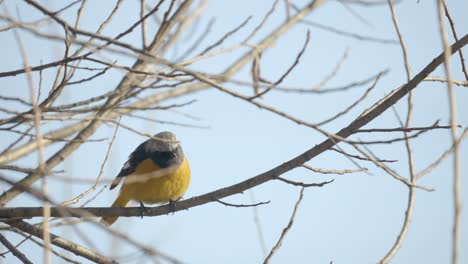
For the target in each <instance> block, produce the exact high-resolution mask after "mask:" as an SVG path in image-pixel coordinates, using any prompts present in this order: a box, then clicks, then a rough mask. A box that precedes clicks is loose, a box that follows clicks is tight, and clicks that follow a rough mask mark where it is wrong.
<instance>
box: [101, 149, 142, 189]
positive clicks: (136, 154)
mask: <svg viewBox="0 0 468 264" xmlns="http://www.w3.org/2000/svg"><path fill="white" fill-rule="evenodd" d="M150 144H151V141H150V140H147V141H145V142H143V143H141V144H140V145H139V146H138V147H137V148H136V149H135V150H134V151H133V152H132V153H131V154H130V156H129V157H128V160H127V162H125V164H124V165H123V166H122V169H121V170H120V172H119V174H117V177H115V179H114V180H113V181H112V184H111V186H110V189H111V190H112V189H114V188H115V187H116V186H117V185H119V183H120V181H121V180H122V179H123V177H125V176H127V175H130V174H132V173H133V172H134V171H135V169H136V167H137V166H138V164H140V163H141V162H142V161H143V160H145V159H147V158H148V152H147V150H148V145H150Z"/></svg>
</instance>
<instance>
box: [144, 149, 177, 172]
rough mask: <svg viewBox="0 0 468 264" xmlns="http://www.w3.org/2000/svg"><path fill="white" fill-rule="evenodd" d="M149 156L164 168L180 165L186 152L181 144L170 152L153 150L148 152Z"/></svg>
mask: <svg viewBox="0 0 468 264" xmlns="http://www.w3.org/2000/svg"><path fill="white" fill-rule="evenodd" d="M148 157H149V158H151V159H152V160H153V162H154V163H156V164H157V165H158V166H159V167H160V168H162V169H164V168H167V167H170V166H178V165H180V164H182V162H183V161H184V153H183V152H182V148H181V147H180V146H179V147H178V148H177V149H175V150H174V151H170V152H161V151H153V152H151V153H148Z"/></svg>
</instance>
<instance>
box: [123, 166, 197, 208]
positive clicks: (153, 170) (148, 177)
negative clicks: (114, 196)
mask: <svg viewBox="0 0 468 264" xmlns="http://www.w3.org/2000/svg"><path fill="white" fill-rule="evenodd" d="M165 170H166V171H167V172H165ZM158 173H162V175H158ZM152 174H153V175H152ZM125 178H126V179H125V181H124V183H123V186H122V189H121V190H120V195H122V196H126V197H127V198H128V199H131V200H137V201H141V202H143V203H150V204H154V203H164V202H168V201H170V200H172V201H175V200H177V199H179V198H180V197H182V195H183V194H184V193H185V192H186V191H187V188H188V185H189V183H190V167H189V164H188V161H187V158H186V157H184V160H183V162H182V164H181V165H180V166H179V167H178V168H174V169H161V168H160V167H159V166H158V165H157V164H155V163H154V162H153V161H152V160H151V159H146V160H144V161H143V162H141V163H140V164H139V165H138V167H137V168H136V169H135V172H134V173H132V175H129V176H127V177H125Z"/></svg>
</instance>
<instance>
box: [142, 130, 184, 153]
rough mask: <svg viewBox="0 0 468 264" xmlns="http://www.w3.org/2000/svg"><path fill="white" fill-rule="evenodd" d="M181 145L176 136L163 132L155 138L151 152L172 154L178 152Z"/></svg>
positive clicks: (152, 140) (151, 145)
mask: <svg viewBox="0 0 468 264" xmlns="http://www.w3.org/2000/svg"><path fill="white" fill-rule="evenodd" d="M179 145H180V144H179V141H177V138H176V135H174V134H173V133H171V132H169V131H163V132H159V133H158V134H156V135H154V136H153V139H151V144H150V146H149V147H150V148H151V150H156V151H161V152H171V151H174V150H176V149H177V147H179Z"/></svg>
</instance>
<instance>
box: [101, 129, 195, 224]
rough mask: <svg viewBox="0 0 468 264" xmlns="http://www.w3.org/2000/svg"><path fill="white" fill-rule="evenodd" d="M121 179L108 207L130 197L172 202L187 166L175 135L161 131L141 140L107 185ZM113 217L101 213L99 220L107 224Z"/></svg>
mask: <svg viewBox="0 0 468 264" xmlns="http://www.w3.org/2000/svg"><path fill="white" fill-rule="evenodd" d="M124 177H125V179H124ZM122 179H124V182H123V184H122V187H121V188H120V193H119V196H118V197H117V199H116V200H115V202H114V203H113V204H112V207H125V205H127V203H128V202H129V201H130V200H136V201H139V202H140V204H141V203H149V204H155V203H164V202H173V201H176V200H178V199H180V198H181V197H182V195H183V194H184V193H185V192H186V191H187V188H188V186H189V183H190V167H189V164H188V161H187V158H186V157H185V155H184V153H183V151H182V147H181V146H180V143H179V142H178V141H177V139H176V136H175V135H174V134H173V133H171V132H167V131H165V132H161V133H158V134H156V135H154V136H153V138H151V139H149V140H147V141H145V142H143V143H141V144H140V145H139V146H138V147H137V148H136V149H135V150H134V151H133V152H132V153H131V154H130V157H129V159H128V161H127V162H125V164H124V165H123V167H122V169H121V170H120V173H119V174H118V175H117V177H116V178H115V179H114V181H113V182H112V184H111V186H110V189H111V190H112V189H114V188H115V187H116V186H117V185H118V184H119V183H120V182H121V181H122ZM141 205H142V204H141ZM142 206H143V205H142ZM117 218H118V217H116V216H109V217H103V218H102V219H101V222H102V223H104V224H106V225H111V224H113V223H114V222H115V221H116V220H117Z"/></svg>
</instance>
